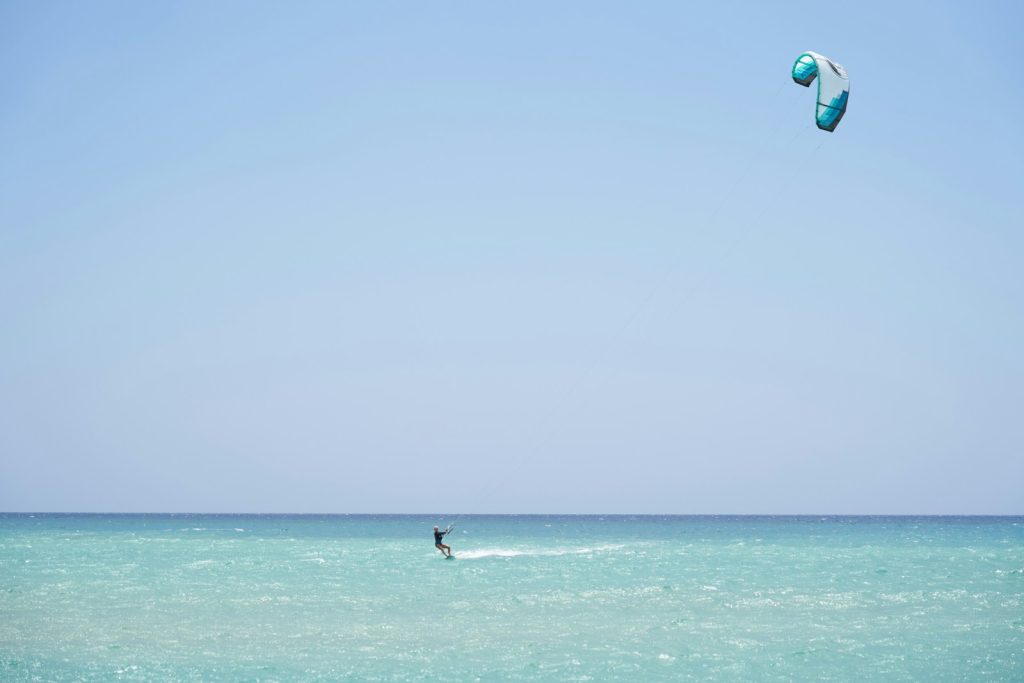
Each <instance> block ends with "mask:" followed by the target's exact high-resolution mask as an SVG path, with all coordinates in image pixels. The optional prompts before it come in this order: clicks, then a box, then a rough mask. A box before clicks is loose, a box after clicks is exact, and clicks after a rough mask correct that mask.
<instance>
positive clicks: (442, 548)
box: [434, 543, 452, 557]
mask: <svg viewBox="0 0 1024 683" xmlns="http://www.w3.org/2000/svg"><path fill="white" fill-rule="evenodd" d="M434 547H435V548H437V549H438V550H440V551H441V554H442V555H444V556H445V557H448V556H449V555H451V554H452V549H451V548H449V547H448V546H446V545H445V544H444V543H435V544H434ZM446 550H447V552H446Z"/></svg>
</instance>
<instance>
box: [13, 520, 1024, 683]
mask: <svg viewBox="0 0 1024 683" xmlns="http://www.w3.org/2000/svg"><path fill="white" fill-rule="evenodd" d="M451 522H455V523H456V527H455V529H454V531H453V532H452V534H451V536H450V539H451V540H450V542H451V545H452V546H453V548H454V552H455V555H456V559H454V560H444V559H442V557H441V556H440V554H439V553H438V552H437V551H436V550H435V549H434V547H433V537H432V534H431V529H432V527H433V525H434V524H435V523H436V524H440V525H441V526H442V527H444V526H445V525H447V524H449V523H451ZM0 680H3V681H36V680H40V681H122V680H123V681H154V680H157V681H189V680H195V681H346V680H351V681H420V680H446V681H472V680H482V681H505V680H528V681H544V680H550V681H586V680H595V681H657V680H673V681H685V680H728V681H760V680H767V681H771V680H780V681H782V680H798V681H804V680H831V681H862V680H886V681H967V680H969V681H979V680H980V681H984V680H992V681H1022V680H1024V517H633V516H603V517H601V516H450V515H448V516H437V517H428V516H420V515H351V516H345V515H341V516H287V515H284V516H282V515H184V514H179V515H34V516H33V515H13V514H6V515H0Z"/></svg>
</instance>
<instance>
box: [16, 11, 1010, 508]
mask: <svg viewBox="0 0 1024 683" xmlns="http://www.w3.org/2000/svg"><path fill="white" fill-rule="evenodd" d="M1021 7H1022V6H1021V5H1020V4H1018V3H1011V2H1005V3H970V4H968V3H933V2H928V3H854V4H835V3H822V4H816V5H807V6H796V5H793V4H792V3H778V4H776V5H775V6H772V7H769V6H768V5H767V4H766V3H675V2H651V3H593V2H575V3H539V2H538V3H502V4H499V3H481V4H470V3H411V2H409V3H300V4H295V3H283V2H282V3H248V2H246V3H242V2H217V3H200V2H175V3H131V2H79V3H72V2H46V3H43V2H23V1H11V0H2V1H0V510H5V511H114V512H118V511H209V512H232V511H237V512H438V511H453V512H466V513H471V512H519V513H531V512H533V513H544V512H580V513H588V512H607V513H614V512H635V513H739V514H742V513H766V514H782V513H855V514H857V513H862V514H900V513H909V514H918V513H920V514H943V513H948V514H968V513H986V514H1021V513H1024V493H1022V491H1024V410H1022V407H1024V358H1022V348H1024V277H1022V268H1021V264H1022V256H1024V235H1022V229H1021V226H1022V223H1024V222H1022V220H1021V217H1020V213H1021V210H1020V195H1021V190H1022V187H1024V182H1022V180H1024V138H1022V133H1021V127H1020V116H1021V111H1022V110H1024V87H1022V83H1021V77H1020V73H1019V70H1020V68H1021V67H1022V66H1024V47H1022V42H1021V41H1020V39H1019V36H1018V35H1017V32H1018V31H1019V28H1020V26H1021V25H1022V24H1024V10H1022V9H1021ZM804 50H814V51H817V52H821V53H823V54H825V55H828V56H829V57H831V58H833V59H834V60H835V61H837V62H839V63H841V64H843V65H844V66H845V67H846V69H847V71H848V72H849V74H850V82H851V94H850V104H849V110H848V112H847V115H846V118H845V119H844V120H843V122H842V123H841V124H840V126H839V128H838V130H837V131H836V133H834V134H831V135H830V134H828V133H825V132H822V131H819V130H817V129H815V128H814V127H813V123H812V122H813V114H814V90H813V88H812V89H810V90H808V89H805V88H802V87H800V86H798V85H796V84H795V83H793V82H792V81H791V80H790V76H789V73H790V67H791V65H792V62H793V60H794V59H795V58H796V57H797V55H799V54H800V52H802V51H804Z"/></svg>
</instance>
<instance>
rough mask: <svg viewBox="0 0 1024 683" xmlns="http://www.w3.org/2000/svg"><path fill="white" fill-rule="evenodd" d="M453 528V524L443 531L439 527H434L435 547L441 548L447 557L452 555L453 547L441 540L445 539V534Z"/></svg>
mask: <svg viewBox="0 0 1024 683" xmlns="http://www.w3.org/2000/svg"><path fill="white" fill-rule="evenodd" d="M451 530H452V528H451V526H449V527H448V528H447V529H445V530H444V531H441V530H440V528H439V527H436V526H435V527H434V547H435V548H437V549H438V550H440V551H441V554H442V555H444V556H445V557H451V556H452V547H451V546H450V545H445V544H444V543H442V542H441V541H442V540H444V537H445V534H447V533H448V532H449V531H451Z"/></svg>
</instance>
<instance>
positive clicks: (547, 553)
mask: <svg viewBox="0 0 1024 683" xmlns="http://www.w3.org/2000/svg"><path fill="white" fill-rule="evenodd" d="M622 547H624V546H621V545H601V546H593V547H585V548H551V549H540V548H538V549H526V550H518V549H515V548H480V549H479V550H463V551H456V552H455V557H457V558H459V559H462V560H482V559H484V558H488V557H560V556H562V555H589V554H591V553H599V552H607V551H609V550H618V549H619V548H622Z"/></svg>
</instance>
